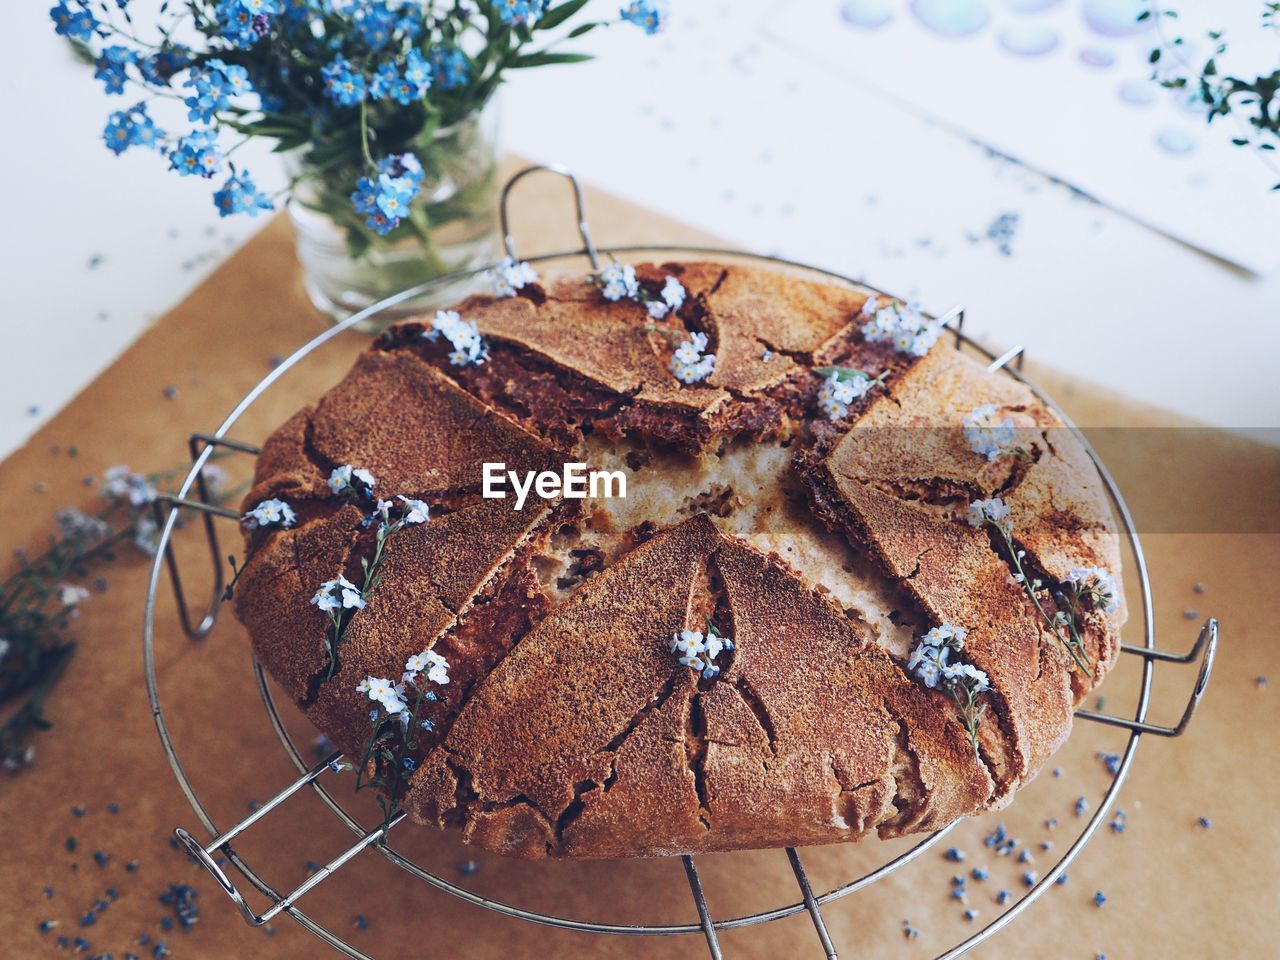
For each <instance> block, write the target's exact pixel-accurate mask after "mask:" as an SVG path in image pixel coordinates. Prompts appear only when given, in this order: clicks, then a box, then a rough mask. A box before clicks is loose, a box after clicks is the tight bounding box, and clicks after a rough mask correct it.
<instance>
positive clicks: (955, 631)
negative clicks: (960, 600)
mask: <svg viewBox="0 0 1280 960" xmlns="http://www.w3.org/2000/svg"><path fill="white" fill-rule="evenodd" d="M968 635H969V632H968V631H967V630H965V629H964V627H957V626H955V625H954V624H950V623H944V624H942V625H941V626H939V627H934V628H933V629H932V630H930V631H929V632H928V633H926V634H925V635H924V637H923V641H924V642H925V643H927V644H929V645H930V646H934V647H951V649H953V650H962V649H964V639H965V637H967V636H968Z"/></svg>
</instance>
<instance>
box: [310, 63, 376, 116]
mask: <svg viewBox="0 0 1280 960" xmlns="http://www.w3.org/2000/svg"><path fill="white" fill-rule="evenodd" d="M320 76H321V77H323V78H324V89H325V93H327V94H328V95H329V97H330V98H331V99H332V100H333V101H334V102H335V103H337V104H339V105H340V106H344V107H354V106H356V105H357V104H359V103H360V102H361V101H363V100H364V97H365V82H364V75H363V74H361V73H357V72H356V71H355V70H354V69H353V68H352V64H351V61H349V60H348V59H347V58H346V57H344V56H342V55H341V54H339V55H338V56H336V57H334V59H333V62H332V63H330V64H329V65H328V66H327V67H322V68H321V69H320Z"/></svg>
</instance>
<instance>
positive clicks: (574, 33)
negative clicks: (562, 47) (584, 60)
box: [569, 23, 600, 40]
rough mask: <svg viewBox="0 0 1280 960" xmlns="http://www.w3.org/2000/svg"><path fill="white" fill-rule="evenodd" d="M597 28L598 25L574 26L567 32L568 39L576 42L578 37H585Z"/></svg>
mask: <svg viewBox="0 0 1280 960" xmlns="http://www.w3.org/2000/svg"><path fill="white" fill-rule="evenodd" d="M598 26H600V24H599V23H584V24H581V25H579V26H576V27H574V28H573V29H572V30H570V31H569V39H570V40H576V39H577V38H578V37H582V36H586V35H587V34H588V33H590V32H591V31H592V30H594V29H595V28H596V27H598Z"/></svg>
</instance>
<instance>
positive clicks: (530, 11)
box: [494, 0, 547, 26]
mask: <svg viewBox="0 0 1280 960" xmlns="http://www.w3.org/2000/svg"><path fill="white" fill-rule="evenodd" d="M494 6H496V7H497V8H498V16H500V17H501V18H502V22H503V23H509V24H511V25H512V26H518V25H522V24H523V25H525V26H533V25H534V24H535V23H537V22H538V21H539V20H540V19H541V18H542V12H543V11H544V10H545V9H546V6H547V4H546V0H498V2H497V3H495V4H494Z"/></svg>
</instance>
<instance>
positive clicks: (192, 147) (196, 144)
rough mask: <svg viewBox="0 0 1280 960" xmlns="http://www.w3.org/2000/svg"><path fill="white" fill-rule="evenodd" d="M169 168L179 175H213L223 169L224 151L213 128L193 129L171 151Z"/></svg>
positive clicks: (206, 176)
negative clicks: (221, 149) (220, 149)
mask: <svg viewBox="0 0 1280 960" xmlns="http://www.w3.org/2000/svg"><path fill="white" fill-rule="evenodd" d="M169 169H170V170H177V171H178V174H179V176H183V177H191V176H199V177H205V178H208V177H212V176H213V175H214V174H215V173H217V172H218V171H219V170H220V169H222V153H221V151H219V150H218V144H217V135H216V134H215V133H214V132H213V131H212V130H193V131H192V132H191V133H189V134H187V135H186V136H185V137H182V138H181V139H180V140H179V141H178V145H177V146H176V147H174V148H173V149H172V150H171V151H170V152H169Z"/></svg>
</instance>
